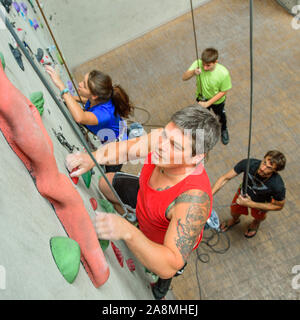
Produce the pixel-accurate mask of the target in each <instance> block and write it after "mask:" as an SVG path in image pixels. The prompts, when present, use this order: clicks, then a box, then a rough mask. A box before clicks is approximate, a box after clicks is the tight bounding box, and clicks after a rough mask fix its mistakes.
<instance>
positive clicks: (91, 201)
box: [90, 198, 98, 210]
mask: <svg viewBox="0 0 300 320" xmlns="http://www.w3.org/2000/svg"><path fill="white" fill-rule="evenodd" d="M90 203H91V205H92V208H93V209H94V210H97V207H98V203H97V200H96V199H95V198H91V199H90Z"/></svg>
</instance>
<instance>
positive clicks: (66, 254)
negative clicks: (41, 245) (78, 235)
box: [50, 237, 81, 283]
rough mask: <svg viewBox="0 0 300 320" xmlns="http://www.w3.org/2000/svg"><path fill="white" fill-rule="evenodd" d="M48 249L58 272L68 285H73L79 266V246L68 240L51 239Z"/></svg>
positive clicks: (60, 238)
mask: <svg viewBox="0 0 300 320" xmlns="http://www.w3.org/2000/svg"><path fill="white" fill-rule="evenodd" d="M50 248H51V252H52V255H53V258H54V260H55V263H56V265H57V267H58V270H59V271H60V273H61V274H62V275H63V277H64V278H65V279H66V280H67V281H68V282H69V283H73V282H74V280H75V279H76V277H77V274H78V271H79V266H80V256H81V252H80V247H79V244H78V243H77V242H76V241H74V240H72V239H70V238H66V237H53V238H51V239H50Z"/></svg>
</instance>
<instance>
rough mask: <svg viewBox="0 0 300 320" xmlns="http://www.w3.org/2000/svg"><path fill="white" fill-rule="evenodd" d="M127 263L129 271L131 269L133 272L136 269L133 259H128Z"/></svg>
mask: <svg viewBox="0 0 300 320" xmlns="http://www.w3.org/2000/svg"><path fill="white" fill-rule="evenodd" d="M126 264H127V267H128V269H129V271H131V272H133V271H135V264H134V261H133V259H128V260H126Z"/></svg>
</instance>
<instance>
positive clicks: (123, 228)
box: [94, 212, 130, 241]
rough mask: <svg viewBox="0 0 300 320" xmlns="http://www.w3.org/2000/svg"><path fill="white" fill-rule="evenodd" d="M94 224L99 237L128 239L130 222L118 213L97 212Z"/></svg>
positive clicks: (104, 238)
mask: <svg viewBox="0 0 300 320" xmlns="http://www.w3.org/2000/svg"><path fill="white" fill-rule="evenodd" d="M96 214H97V215H96V218H95V221H94V226H95V230H96V233H97V235H98V237H99V239H103V240H115V241H116V240H128V239H129V238H130V234H129V228H128V227H130V223H129V222H128V221H127V220H125V219H124V218H122V217H121V216H119V215H117V214H110V213H104V212H96Z"/></svg>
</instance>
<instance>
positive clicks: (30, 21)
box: [28, 19, 33, 27]
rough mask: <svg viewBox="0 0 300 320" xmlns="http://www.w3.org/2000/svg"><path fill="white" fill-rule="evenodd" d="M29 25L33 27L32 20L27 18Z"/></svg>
mask: <svg viewBox="0 0 300 320" xmlns="http://www.w3.org/2000/svg"><path fill="white" fill-rule="evenodd" d="M28 21H29V23H30V26H31V27H33V21H32V20H31V19H28Z"/></svg>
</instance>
